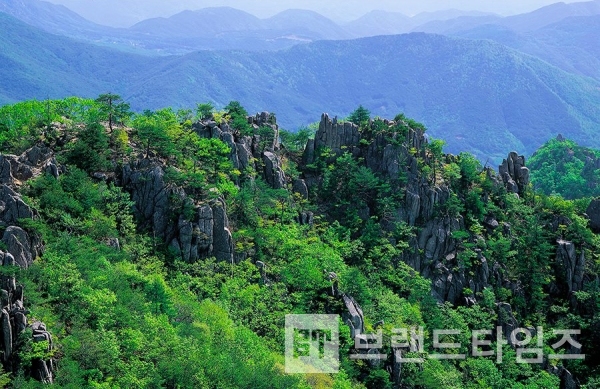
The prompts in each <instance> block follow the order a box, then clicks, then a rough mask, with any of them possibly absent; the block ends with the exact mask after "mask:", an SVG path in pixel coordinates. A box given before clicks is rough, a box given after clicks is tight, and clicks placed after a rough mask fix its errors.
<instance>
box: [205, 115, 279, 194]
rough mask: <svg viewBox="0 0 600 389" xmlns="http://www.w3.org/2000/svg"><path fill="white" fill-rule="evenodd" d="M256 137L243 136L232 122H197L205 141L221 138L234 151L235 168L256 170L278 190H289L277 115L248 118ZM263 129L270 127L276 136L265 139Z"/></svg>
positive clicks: (232, 156)
mask: <svg viewBox="0 0 600 389" xmlns="http://www.w3.org/2000/svg"><path fill="white" fill-rule="evenodd" d="M248 124H250V126H251V128H252V129H253V135H252V136H248V135H243V134H240V133H239V132H237V131H235V130H234V129H233V128H231V126H230V125H229V124H228V123H220V124H219V123H216V122H214V121H213V120H204V121H199V122H196V123H194V125H193V129H194V131H196V133H197V134H198V135H199V136H201V137H203V138H214V139H220V140H221V141H223V142H224V143H225V144H227V145H228V146H229V147H230V148H231V161H232V162H233V167H234V168H235V169H238V170H239V171H241V172H244V171H246V169H248V168H250V169H254V170H255V171H256V172H258V173H260V174H262V175H263V177H264V178H265V180H266V181H267V182H268V183H269V185H271V186H272V187H273V188H275V189H280V188H285V187H286V183H287V178H286V176H285V173H284V172H283V169H282V168H281V160H280V158H279V156H278V155H277V153H276V152H277V151H278V150H279V148H280V146H279V126H278V125H277V120H276V118H275V115H274V114H271V113H268V112H261V113H258V114H256V116H249V117H248ZM260 128H270V130H271V131H270V133H271V134H272V135H270V136H267V137H265V136H264V135H263V136H262V137H261V135H260V134H259V133H258V132H259V131H258V130H259V129H260Z"/></svg>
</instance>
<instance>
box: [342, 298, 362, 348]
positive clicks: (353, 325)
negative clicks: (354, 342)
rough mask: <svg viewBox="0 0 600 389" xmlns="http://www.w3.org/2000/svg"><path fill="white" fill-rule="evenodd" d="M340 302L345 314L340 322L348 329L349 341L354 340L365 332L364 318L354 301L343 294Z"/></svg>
mask: <svg viewBox="0 0 600 389" xmlns="http://www.w3.org/2000/svg"><path fill="white" fill-rule="evenodd" d="M342 301H343V302H344V305H345V307H346V310H345V312H344V313H343V314H342V320H343V321H344V323H346V324H347V325H348V327H349V328H350V337H351V339H355V338H356V336H358V335H360V334H363V333H364V332H365V317H364V315H363V311H362V309H361V308H360V306H359V305H358V303H357V302H356V300H354V298H352V296H350V295H347V294H345V293H344V294H342Z"/></svg>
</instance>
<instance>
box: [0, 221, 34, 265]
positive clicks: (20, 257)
mask: <svg viewBox="0 0 600 389" xmlns="http://www.w3.org/2000/svg"><path fill="white" fill-rule="evenodd" d="M2 243H4V244H5V245H6V247H7V252H8V253H10V254H11V255H12V256H13V258H14V259H15V263H16V265H17V266H19V267H21V268H23V269H26V268H28V267H29V266H31V264H32V263H33V260H34V259H35V258H37V257H38V256H39V255H40V254H41V251H42V243H41V241H40V238H39V237H38V236H37V235H35V234H31V235H30V234H28V233H27V232H25V230H23V229H22V228H21V227H17V226H10V227H8V228H7V229H6V230H5V231H4V234H3V235H2Z"/></svg>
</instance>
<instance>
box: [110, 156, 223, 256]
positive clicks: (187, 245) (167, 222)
mask: <svg viewBox="0 0 600 389" xmlns="http://www.w3.org/2000/svg"><path fill="white" fill-rule="evenodd" d="M164 175H165V174H164V171H163V168H162V167H161V165H160V164H159V163H156V162H152V161H150V160H148V159H145V160H140V161H137V162H134V163H132V164H130V165H126V166H125V167H124V168H123V171H122V174H121V180H120V182H119V183H120V184H121V185H122V186H123V187H124V188H125V189H126V190H128V191H129V192H131V196H132V200H133V201H134V214H135V216H136V218H137V219H138V220H141V221H142V222H143V223H145V224H146V225H148V226H149V228H150V230H151V231H152V232H153V233H154V235H155V236H156V237H157V238H160V239H161V240H163V241H164V242H165V243H166V244H167V245H168V246H169V247H170V248H171V249H172V250H174V251H175V252H176V253H177V254H179V255H181V258H182V259H183V260H184V261H187V262H194V261H196V260H198V259H201V258H207V257H211V256H214V257H215V258H217V259H218V260H224V261H229V262H232V261H233V254H234V253H233V241H232V238H231V232H230V231H229V221H228V219H227V212H226V209H225V203H224V202H223V201H222V200H220V199H217V200H213V201H210V202H208V203H199V204H197V203H195V202H194V201H193V200H192V199H191V198H190V197H188V196H187V195H186V193H185V191H184V190H183V189H181V188H178V187H175V186H172V185H169V184H168V183H167V182H166V181H165V177H164Z"/></svg>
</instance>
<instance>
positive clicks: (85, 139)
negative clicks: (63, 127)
mask: <svg viewBox="0 0 600 389" xmlns="http://www.w3.org/2000/svg"><path fill="white" fill-rule="evenodd" d="M108 141H109V139H108V135H107V134H106V132H105V130H104V127H103V126H102V125H101V124H100V123H98V122H90V123H87V124H86V125H85V127H84V128H83V129H81V130H80V131H79V132H78V134H77V140H76V141H75V143H73V144H72V145H71V146H70V147H69V152H68V153H67V155H66V156H67V161H68V162H70V163H72V164H73V165H75V166H77V167H79V168H80V169H83V170H85V171H87V172H93V171H104V170H108V168H109V163H108V156H109V154H108V151H109V150H108Z"/></svg>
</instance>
